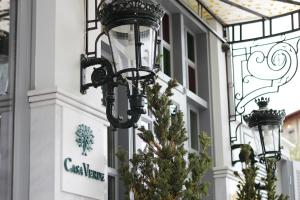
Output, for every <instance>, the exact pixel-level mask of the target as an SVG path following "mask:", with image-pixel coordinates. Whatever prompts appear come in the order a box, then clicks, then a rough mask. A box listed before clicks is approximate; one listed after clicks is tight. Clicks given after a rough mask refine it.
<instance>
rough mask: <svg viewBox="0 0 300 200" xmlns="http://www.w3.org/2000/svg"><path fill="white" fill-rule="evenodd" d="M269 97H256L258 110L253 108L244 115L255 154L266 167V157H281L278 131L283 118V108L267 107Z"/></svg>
mask: <svg viewBox="0 0 300 200" xmlns="http://www.w3.org/2000/svg"><path fill="white" fill-rule="evenodd" d="M269 101H270V99H269V98H264V97H261V98H259V99H256V100H255V102H256V104H257V105H258V107H259V109H258V110H253V111H252V112H251V113H250V114H248V115H245V116H244V120H245V122H246V123H247V124H248V126H249V128H251V129H252V132H253V135H254V139H255V143H256V148H257V149H256V150H257V152H256V153H257V155H258V156H259V158H260V162H261V163H263V164H265V165H266V167H268V163H267V160H266V159H275V160H277V161H278V160H280V159H281V145H280V133H281V130H282V123H283V120H284V118H285V111H284V110H272V109H268V107H267V106H268V103H269Z"/></svg>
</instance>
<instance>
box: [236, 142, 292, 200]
mask: <svg viewBox="0 0 300 200" xmlns="http://www.w3.org/2000/svg"><path fill="white" fill-rule="evenodd" d="M251 151H252V148H251V146H250V145H247V144H245V145H242V147H241V152H240V157H243V158H246V159H245V161H244V162H245V168H244V169H242V173H243V176H241V175H240V174H239V173H238V172H235V176H237V177H238V178H239V182H238V185H237V188H238V191H237V196H238V198H237V200H262V196H261V190H262V189H264V190H265V191H266V192H267V200H288V196H285V195H283V194H281V195H279V196H278V195H277V194H276V181H277V178H276V176H275V171H274V169H275V168H276V160H274V159H266V162H267V166H268V167H267V176H266V178H262V183H263V185H260V184H257V183H256V182H255V180H256V177H257V171H258V167H256V166H255V164H254V162H253V160H251V156H249V155H251Z"/></svg>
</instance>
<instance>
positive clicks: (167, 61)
mask: <svg viewBox="0 0 300 200" xmlns="http://www.w3.org/2000/svg"><path fill="white" fill-rule="evenodd" d="M163 56H164V73H165V74H166V75H168V76H170V77H171V56H170V51H169V50H168V49H166V48H165V47H164V53H163Z"/></svg>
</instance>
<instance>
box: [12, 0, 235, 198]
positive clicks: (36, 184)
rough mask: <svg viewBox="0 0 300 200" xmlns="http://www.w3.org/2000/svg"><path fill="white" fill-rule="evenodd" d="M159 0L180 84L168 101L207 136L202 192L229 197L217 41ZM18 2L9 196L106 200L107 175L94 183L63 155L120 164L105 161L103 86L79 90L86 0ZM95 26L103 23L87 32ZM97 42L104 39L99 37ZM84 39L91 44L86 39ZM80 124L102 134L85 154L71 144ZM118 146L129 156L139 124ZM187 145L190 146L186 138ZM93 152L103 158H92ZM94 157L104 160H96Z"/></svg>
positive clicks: (223, 79)
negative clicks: (191, 51)
mask: <svg viewBox="0 0 300 200" xmlns="http://www.w3.org/2000/svg"><path fill="white" fill-rule="evenodd" d="M160 2H161V3H162V5H163V6H164V7H165V8H166V10H167V12H168V13H169V15H170V17H171V27H170V30H171V41H172V44H171V49H172V50H171V63H172V70H173V73H172V75H171V77H172V78H176V79H178V81H179V83H180V86H179V87H178V88H176V89H175V91H174V96H173V97H172V100H173V102H174V104H175V105H177V106H178V108H179V109H180V110H182V111H183V113H184V116H185V117H184V120H185V121H186V128H187V130H188V134H191V129H192V127H191V123H190V122H191V120H192V119H191V118H192V117H191V115H190V111H193V112H195V113H196V116H197V125H198V130H197V131H198V132H201V131H205V132H207V133H209V134H210V136H211V137H212V147H211V156H212V157H213V161H214V162H213V168H212V170H211V171H210V172H209V174H208V175H207V177H206V179H207V180H208V181H210V182H211V187H210V191H209V196H208V198H207V199H209V200H213V199H214V200H229V199H231V198H232V196H233V195H234V193H235V191H236V183H237V182H236V178H235V177H234V175H233V171H234V168H232V165H231V147H230V133H229V130H230V128H229V119H228V116H229V113H228V95H227V94H228V93H227V87H228V85H227V82H228V81H227V72H226V70H227V68H226V59H225V53H224V52H222V49H221V45H222V42H221V41H220V40H219V39H218V38H216V37H215V36H214V35H213V34H212V33H210V32H209V31H208V30H207V29H206V28H205V27H204V26H203V24H201V23H200V22H199V21H198V20H197V19H196V18H195V17H194V16H192V15H191V13H189V12H188V11H186V10H185V9H184V8H183V7H182V6H180V5H179V4H177V3H176V1H172V0H168V1H166V0H161V1H160ZM26 3H27V4H26ZM18 6H19V8H20V9H19V13H18V19H19V22H18V27H19V29H18V32H17V33H18V36H17V42H18V44H17V47H18V48H17V49H18V51H17V52H18V55H17V59H16V60H17V64H16V68H17V71H16V80H17V81H16V84H17V86H16V88H17V90H16V94H18V95H20V96H19V98H18V101H17V104H16V113H17V114H16V115H15V123H16V124H15V138H14V144H15V145H14V150H15V153H14V154H15V155H14V186H13V190H14V192H13V193H14V197H13V199H14V200H19V199H20V200H27V199H28V200H29V199H30V200H44V199H45V200H48V199H49V200H50V199H51V200H67V199H81V200H89V199H97V197H96V196H97V195H99V194H98V193H97V192H99V191H100V195H99V199H107V198H108V197H107V196H108V190H109V188H108V180H107V178H106V180H105V181H104V182H100V183H99V182H95V181H92V180H89V179H86V178H85V177H80V176H79V175H76V174H70V173H68V172H67V171H66V169H65V167H64V164H65V161H66V160H65V159H66V158H67V157H68V156H71V157H72V159H73V161H77V162H86V163H90V164H91V166H92V165H94V166H99V170H101V172H103V173H104V174H106V175H107V174H109V175H114V176H115V177H116V178H117V179H118V175H117V172H116V167H117V166H116V167H110V166H108V163H107V161H106V160H107V148H106V145H107V138H106V137H107V130H108V129H107V128H108V126H109V123H108V121H107V120H106V116H105V115H106V114H105V106H103V105H102V101H101V99H102V98H103V96H102V92H101V89H100V88H98V89H94V88H91V89H89V90H88V92H87V94H86V95H82V94H81V93H80V91H79V84H80V68H79V66H80V54H81V53H84V50H85V9H84V1H80V0H52V1H47V0H26V1H24V2H23V1H22V2H21V3H19V5H18ZM89 9H90V8H89ZM91 10H92V9H90V11H91ZM210 23H211V24H210V25H211V26H213V27H215V30H217V32H218V33H219V34H220V35H221V34H222V31H223V30H222V27H221V26H220V25H219V24H217V23H216V22H214V21H211V22H210ZM100 30H101V26H99V30H96V31H94V32H93V33H92V36H91V38H95V36H97V35H98V34H99V33H100ZM187 32H189V33H191V34H192V35H193V36H194V39H195V54H196V66H197V69H196V77H197V80H198V81H197V85H196V91H195V92H192V91H191V90H190V89H189V78H188V70H187V69H188V68H187V66H188V65H187V63H188V60H187V59H186V54H187V45H186V43H187V41H186V40H187V39H186V34H187ZM101 42H104V43H107V42H108V40H107V38H105V37H103V39H102V41H101ZM89 44H90V46H92V45H93V44H94V43H93V41H92V40H91V41H89ZM99 50H100V53H101V56H104V55H106V56H109V52H101V51H102V50H103V48H102V46H101V45H100V43H99ZM171 77H168V76H167V75H165V74H164V73H163V72H159V78H158V81H159V82H160V83H161V84H162V85H163V87H166V83H167V81H168V80H169V79H170V78H171ZM120 93H121V92H120ZM120 93H119V95H121V94H120ZM123 102H124V101H123V99H122V98H120V99H119V102H118V109H119V110H122V109H124V108H127V104H124V103H123ZM152 121H153V118H151V116H148V115H144V116H142V118H141V120H140V122H139V124H140V125H149V126H150V128H151V124H152ZM81 123H82V124H86V125H88V126H89V127H91V128H92V129H93V130H94V133H95V138H99V137H100V138H102V140H101V141H99V144H100V145H98V146H96V145H95V146H94V148H95V149H94V150H93V151H91V153H88V156H87V157H84V156H81V154H80V153H81V152H79V150H78V149H79V148H77V149H76V148H75V146H76V143H75V141H74V139H75V138H74V137H75V135H74V132H75V130H76V127H77V126H78V125H79V124H81ZM72 134H73V135H72ZM189 136H191V135H189ZM190 138H191V137H190ZM72 145H73V146H72ZM116 145H117V146H122V147H124V148H126V149H127V150H128V152H129V155H128V156H129V157H131V156H132V153H134V152H136V150H137V148H138V147H143V145H144V144H143V142H142V141H141V140H140V139H139V138H138V137H137V131H135V130H133V129H129V130H119V131H118V132H117V139H116ZM98 147H99V148H98ZM100 147H101V148H100ZM186 148H188V149H189V150H190V151H194V149H193V148H192V141H191V140H189V141H188V142H187V143H186ZM93 152H96V153H93ZM95 154H98V156H100V157H97V158H96V159H92V158H94V157H93V156H95ZM75 159H76V160H75ZM97 159H99V160H102V161H103V162H101V163H100V164H99V163H94V161H93V160H97ZM25 172H26V173H25ZM93 187H97V188H101V189H97V190H98V191H97V190H96V189H91V188H93ZM116 193H118V194H116V195H117V196H119V199H123V193H124V188H123V187H122V183H121V182H119V183H118V184H116Z"/></svg>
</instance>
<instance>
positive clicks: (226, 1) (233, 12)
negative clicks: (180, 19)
mask: <svg viewBox="0 0 300 200" xmlns="http://www.w3.org/2000/svg"><path fill="white" fill-rule="evenodd" d="M181 1H182V2H183V3H185V4H186V5H187V6H188V7H189V8H190V9H191V10H192V11H194V12H195V13H196V14H197V15H199V16H200V17H201V18H202V19H203V20H205V21H208V20H210V19H212V18H215V19H217V20H218V21H219V22H220V23H222V24H223V25H231V24H236V23H245V22H249V21H254V20H260V19H269V18H273V17H276V16H280V15H284V14H288V13H291V12H295V11H298V10H300V0H181Z"/></svg>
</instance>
